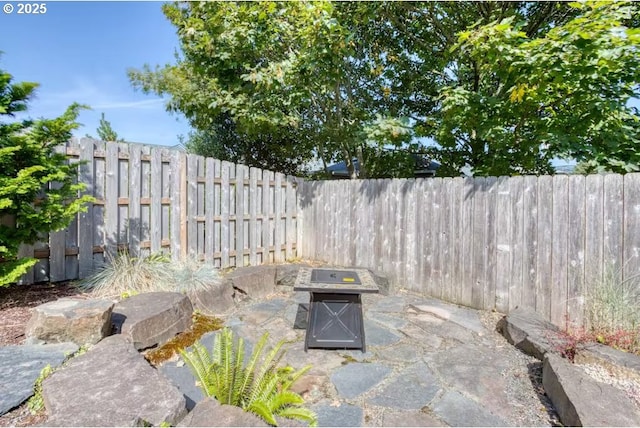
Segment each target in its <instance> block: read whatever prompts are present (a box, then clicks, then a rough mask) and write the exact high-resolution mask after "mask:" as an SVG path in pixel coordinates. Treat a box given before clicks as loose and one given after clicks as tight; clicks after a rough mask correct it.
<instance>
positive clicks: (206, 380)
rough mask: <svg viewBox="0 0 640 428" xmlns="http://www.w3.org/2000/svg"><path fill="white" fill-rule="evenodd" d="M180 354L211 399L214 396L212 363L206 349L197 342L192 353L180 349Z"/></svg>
mask: <svg viewBox="0 0 640 428" xmlns="http://www.w3.org/2000/svg"><path fill="white" fill-rule="evenodd" d="M179 352H180V356H181V357H182V360H183V361H184V362H185V363H186V364H187V366H189V368H190V369H191V372H192V373H193V375H194V377H195V378H196V381H197V382H199V384H200V385H201V386H202V389H203V390H204V391H203V392H204V393H205V395H206V396H208V397H211V396H212V395H213V394H212V391H211V389H212V388H211V386H210V385H211V381H210V376H209V375H210V369H211V366H212V362H211V359H210V358H209V353H208V352H207V350H206V349H205V347H204V346H203V345H202V344H201V343H199V342H196V343H194V344H193V346H192V351H186V350H184V349H180V350H179Z"/></svg>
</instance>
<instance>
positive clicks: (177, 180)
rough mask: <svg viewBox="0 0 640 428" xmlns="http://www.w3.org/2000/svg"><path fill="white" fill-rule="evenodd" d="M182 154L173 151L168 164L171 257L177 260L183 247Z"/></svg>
mask: <svg viewBox="0 0 640 428" xmlns="http://www.w3.org/2000/svg"><path fill="white" fill-rule="evenodd" d="M183 157H184V154H183V153H180V152H174V153H173V156H171V163H170V164H169V171H170V172H169V174H170V175H171V188H172V192H171V208H172V209H171V211H172V215H171V258H172V259H173V260H179V259H180V257H182V255H183V252H184V250H185V248H183V247H182V203H181V201H182V163H183Z"/></svg>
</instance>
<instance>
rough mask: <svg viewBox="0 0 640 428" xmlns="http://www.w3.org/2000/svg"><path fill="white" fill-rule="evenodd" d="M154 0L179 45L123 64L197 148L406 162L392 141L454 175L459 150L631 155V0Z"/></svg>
mask: <svg viewBox="0 0 640 428" xmlns="http://www.w3.org/2000/svg"><path fill="white" fill-rule="evenodd" d="M163 10H164V13H165V15H166V16H167V18H168V19H169V20H170V21H171V22H172V24H173V25H175V26H176V28H177V32H178V36H179V38H180V41H181V54H179V55H177V59H176V63H175V64H173V65H166V66H164V67H156V68H155V69H153V70H152V69H151V67H149V66H144V67H143V68H142V69H141V70H130V71H129V76H130V79H131V81H132V83H133V84H134V86H135V87H137V88H141V89H142V90H144V91H147V92H155V93H158V94H168V95H170V96H171V101H170V102H169V104H168V108H169V109H170V110H172V111H179V112H182V113H184V114H185V115H186V117H187V118H188V120H189V121H190V123H191V125H192V126H193V128H194V129H195V130H196V132H195V133H194V135H193V136H192V140H193V141H192V142H189V143H188V144H187V147H191V148H192V149H194V150H195V148H196V147H199V148H200V149H202V150H205V149H204V148H205V147H207V148H208V149H207V150H213V152H214V153H220V154H221V156H222V155H224V156H227V159H229V160H236V159H241V160H242V161H243V162H245V163H249V162H255V159H257V158H260V159H263V162H262V163H261V164H259V165H257V164H256V166H262V167H270V168H284V170H286V171H287V172H289V171H291V169H290V166H292V165H298V164H300V163H301V162H303V161H306V160H308V159H310V158H311V157H313V156H315V157H317V158H319V159H320V160H322V162H323V163H324V164H325V165H326V164H327V163H329V162H333V161H336V160H344V161H345V163H346V164H347V167H348V168H349V170H350V172H351V173H352V176H355V169H354V165H353V162H352V161H353V159H357V160H358V161H359V163H360V166H361V173H360V176H361V177H375V176H380V175H383V174H392V175H395V176H406V175H411V172H412V171H411V165H410V164H411V163H410V162H404V163H403V162H400V163H398V159H397V156H387V155H384V154H385V153H388V151H386V150H383V149H389V148H391V149H396V151H395V152H397V150H400V151H405V152H409V151H410V152H427V153H430V154H431V156H433V157H434V158H436V159H437V160H439V161H440V162H441V163H442V164H443V168H442V170H441V171H440V172H448V173H449V174H452V175H457V174H459V171H460V168H461V167H464V166H468V167H470V168H471V170H472V171H473V172H474V173H475V174H477V175H488V174H491V175H500V174H519V173H546V172H550V171H551V166H550V163H549V162H550V159H551V158H553V157H554V156H557V155H563V156H574V157H576V158H577V159H579V160H588V161H589V162H592V163H595V164H597V165H601V167H603V168H610V169H614V170H633V169H634V168H635V167H634V165H635V163H636V161H635V160H633V156H634V154H633V150H632V143H633V138H635V137H633V135H634V132H636V131H635V126H636V125H635V124H636V123H637V114H636V113H635V112H634V111H633V110H631V109H628V108H627V107H626V104H625V103H626V101H627V100H628V99H629V97H631V96H634V93H636V92H637V83H636V82H637V81H638V80H637V76H636V75H635V70H637V67H636V64H637V55H638V49H637V34H636V31H637V30H636V29H635V27H634V25H636V24H635V23H636V22H637V21H638V19H637V6H635V5H633V4H631V3H624V2H601V3H599V2H587V3H575V4H569V3H564V2H336V3H332V2H270V1H263V2H237V3H236V2H189V3H175V4H170V5H164V6H163ZM635 135H637V134H635ZM415 137H430V138H432V139H434V140H435V141H436V143H437V144H436V145H435V146H434V147H430V148H425V147H424V145H423V143H421V142H420V141H422V140H420V139H416V138H415ZM612 139H613V140H612ZM614 146H615V147H614ZM254 148H257V149H254ZM200 149H198V150H200ZM395 152H394V153H395ZM269 154H273V155H272V156H271V158H269ZM274 158H278V159H286V160H287V161H286V162H284V163H281V164H278V163H274V162H273V159H274ZM399 165H405V166H402V167H399Z"/></svg>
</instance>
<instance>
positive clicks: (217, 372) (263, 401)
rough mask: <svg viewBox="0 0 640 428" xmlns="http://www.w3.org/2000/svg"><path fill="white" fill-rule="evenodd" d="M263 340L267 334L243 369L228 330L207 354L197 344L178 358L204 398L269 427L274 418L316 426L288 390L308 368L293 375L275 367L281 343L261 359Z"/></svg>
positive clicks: (238, 344)
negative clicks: (241, 411)
mask: <svg viewBox="0 0 640 428" xmlns="http://www.w3.org/2000/svg"><path fill="white" fill-rule="evenodd" d="M267 339H268V333H265V334H264V335H263V336H262V338H261V339H260V340H259V341H258V343H257V344H256V346H255V348H254V350H253V353H252V355H251V357H250V359H249V362H248V363H247V364H246V365H244V341H243V340H242V338H239V339H238V340H237V341H234V338H233V332H232V331H231V330H230V329H229V328H228V327H225V328H224V329H223V330H222V331H221V332H220V333H219V334H218V335H217V336H216V340H215V343H214V345H213V349H212V352H211V354H210V353H209V352H208V351H207V350H206V349H205V347H204V346H203V345H202V344H201V343H200V342H196V343H195V344H194V345H193V347H192V350H191V351H185V350H181V351H180V354H181V355H182V358H183V360H184V361H185V363H186V364H187V365H188V366H189V367H190V368H191V371H192V372H193V374H194V376H195V378H196V380H197V382H198V385H199V386H200V388H201V389H202V391H203V392H204V394H205V395H206V396H208V397H215V398H216V399H217V400H218V401H219V402H220V403H222V404H229V405H233V406H238V407H241V408H242V409H244V410H246V411H248V412H251V413H254V414H256V415H257V416H259V417H261V418H262V419H264V420H265V421H266V422H267V423H268V424H271V425H273V426H277V421H276V418H275V417H276V416H281V417H284V418H290V419H298V420H301V421H305V422H308V423H309V425H310V426H316V425H317V417H316V415H315V414H314V413H313V412H312V411H311V410H309V409H306V408H304V407H302V405H303V404H304V400H303V399H302V397H301V396H300V395H299V394H297V393H295V392H293V391H291V390H290V389H289V388H290V387H291V385H292V384H293V383H294V382H295V381H296V380H297V379H299V378H300V376H302V375H303V374H304V373H306V372H307V371H308V370H309V369H310V368H311V366H306V367H303V368H302V369H300V370H297V371H296V370H295V369H294V368H293V367H290V366H285V367H278V364H279V363H280V361H281V360H282V357H283V356H284V353H285V351H284V350H283V349H282V346H283V345H284V343H285V341H283V340H282V341H280V342H278V343H277V344H276V346H275V347H274V348H273V349H272V350H271V351H270V352H269V353H268V354H267V355H266V356H265V357H264V358H262V359H261V356H262V352H263V350H264V348H265V345H266V343H267ZM260 360H262V361H260Z"/></svg>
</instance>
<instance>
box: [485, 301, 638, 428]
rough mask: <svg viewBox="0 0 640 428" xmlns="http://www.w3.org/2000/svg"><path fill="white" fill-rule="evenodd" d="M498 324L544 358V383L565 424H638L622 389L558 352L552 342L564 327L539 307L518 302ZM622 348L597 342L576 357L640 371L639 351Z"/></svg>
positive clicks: (522, 346) (527, 350) (516, 343)
mask: <svg viewBox="0 0 640 428" xmlns="http://www.w3.org/2000/svg"><path fill="white" fill-rule="evenodd" d="M497 327H498V331H500V332H501V333H502V334H503V335H504V337H505V338H506V339H507V341H508V342H509V343H511V344H512V345H514V346H516V347H517V348H518V349H520V350H522V351H523V352H525V353H527V354H528V355H531V356H534V357H536V358H538V359H539V360H541V361H543V362H544V364H543V369H542V384H543V387H544V390H545V393H546V394H547V396H548V397H549V399H550V400H551V402H552V403H553V406H554V407H555V409H556V411H557V412H558V415H559V416H560V420H561V421H562V423H563V424H564V425H566V426H640V412H639V411H638V410H637V408H636V407H635V405H634V404H633V403H632V402H631V400H630V399H629V398H628V397H627V396H626V395H625V394H624V393H623V392H622V391H620V390H619V389H617V388H614V387H612V386H610V385H607V384H604V383H601V382H597V381H596V380H595V379H593V378H591V377H590V376H589V375H587V374H586V373H585V372H584V371H583V370H581V369H580V368H579V367H576V366H574V365H573V364H571V363H570V362H569V361H567V360H566V359H564V358H562V357H561V356H560V355H559V350H558V349H556V348H555V346H554V344H553V342H552V340H553V337H554V335H557V334H558V333H559V331H560V329H559V328H558V327H557V326H555V325H553V324H551V323H549V322H548V321H546V320H544V319H543V318H542V317H541V316H540V315H539V314H537V313H536V312H535V311H532V310H529V309H520V308H518V309H515V310H514V311H512V312H511V313H509V314H508V315H507V316H505V317H504V318H503V319H502V320H501V321H500V322H499V323H498V326H497ZM604 348H606V349H604ZM620 354H625V353H620V352H619V351H616V350H614V349H612V348H609V347H606V346H602V345H596V344H594V345H590V346H588V347H587V348H586V350H585V351H580V352H578V354H576V359H577V360H578V359H580V358H582V359H583V360H584V359H587V361H598V362H600V363H602V362H603V361H606V362H608V364H609V365H610V366H612V367H617V368H619V370H622V371H623V372H624V373H627V374H628V373H629V371H632V372H634V373H637V374H638V375H639V376H640V357H638V356H635V355H631V354H626V355H624V356H623V355H620ZM621 367H622V368H621ZM620 368H621V369H620ZM635 370H638V371H637V372H635Z"/></svg>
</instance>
